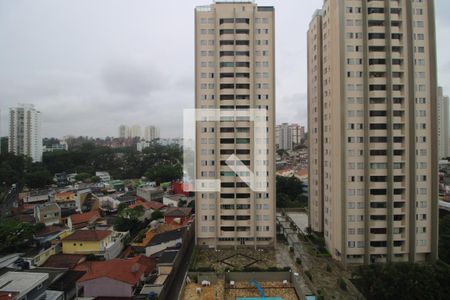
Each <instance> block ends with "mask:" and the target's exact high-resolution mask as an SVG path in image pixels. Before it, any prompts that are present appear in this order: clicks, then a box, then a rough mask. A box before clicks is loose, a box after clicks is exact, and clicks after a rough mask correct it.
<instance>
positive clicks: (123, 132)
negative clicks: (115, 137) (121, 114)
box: [119, 125, 130, 139]
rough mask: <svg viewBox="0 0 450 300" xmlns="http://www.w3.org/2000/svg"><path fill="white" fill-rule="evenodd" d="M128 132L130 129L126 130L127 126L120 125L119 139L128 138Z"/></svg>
mask: <svg viewBox="0 0 450 300" xmlns="http://www.w3.org/2000/svg"><path fill="white" fill-rule="evenodd" d="M129 131H130V129H129V128H128V126H127V125H120V126H119V138H121V139H125V138H128V137H129Z"/></svg>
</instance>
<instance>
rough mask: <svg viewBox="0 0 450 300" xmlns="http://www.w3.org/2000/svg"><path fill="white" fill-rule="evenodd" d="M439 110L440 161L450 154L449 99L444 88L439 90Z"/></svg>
mask: <svg viewBox="0 0 450 300" xmlns="http://www.w3.org/2000/svg"><path fill="white" fill-rule="evenodd" d="M437 107H438V108H437V110H438V149H439V150H438V159H442V158H444V157H448V156H449V155H450V154H449V151H448V150H449V149H448V147H449V128H448V125H449V124H448V114H449V111H448V110H449V98H448V96H445V95H444V91H443V89H442V87H439V88H438V96H437Z"/></svg>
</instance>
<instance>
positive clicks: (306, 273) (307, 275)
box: [305, 270, 312, 281]
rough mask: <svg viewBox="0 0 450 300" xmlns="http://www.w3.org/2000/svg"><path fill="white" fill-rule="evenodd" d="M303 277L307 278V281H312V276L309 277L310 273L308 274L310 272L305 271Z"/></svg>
mask: <svg viewBox="0 0 450 300" xmlns="http://www.w3.org/2000/svg"><path fill="white" fill-rule="evenodd" d="M305 275H306V277H308V278H309V280H311V281H312V275H311V272H310V271H308V270H306V271H305Z"/></svg>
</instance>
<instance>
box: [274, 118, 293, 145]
mask: <svg viewBox="0 0 450 300" xmlns="http://www.w3.org/2000/svg"><path fill="white" fill-rule="evenodd" d="M275 130H276V134H275V136H276V144H277V146H278V149H283V150H291V149H292V128H291V126H290V125H289V124H288V123H283V124H281V125H277V127H276V129H275Z"/></svg>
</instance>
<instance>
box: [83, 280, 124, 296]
mask: <svg viewBox="0 0 450 300" xmlns="http://www.w3.org/2000/svg"><path fill="white" fill-rule="evenodd" d="M78 286H83V287H84V296H85V297H100V296H103V297H131V296H133V289H132V287H131V286H130V285H129V284H126V283H123V282H120V281H117V280H113V279H110V278H107V277H102V278H97V279H94V280H89V281H85V282H82V283H79V284H78Z"/></svg>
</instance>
